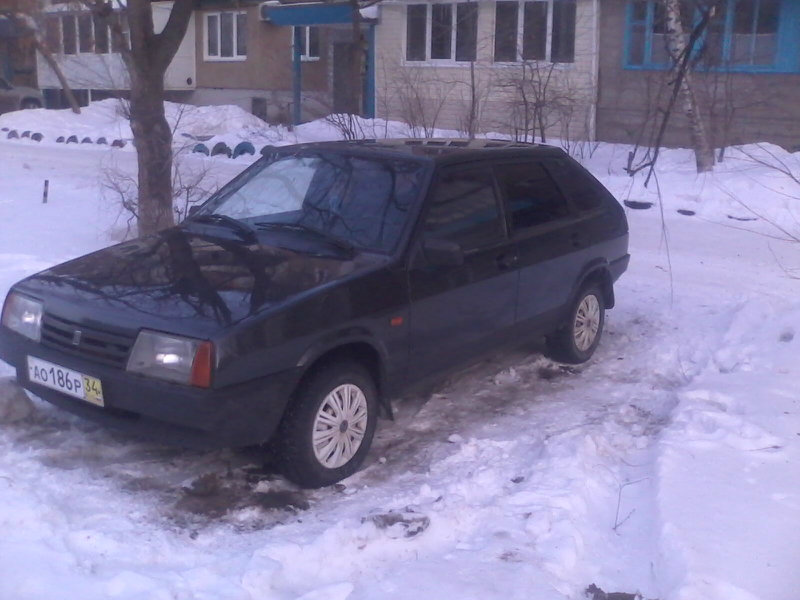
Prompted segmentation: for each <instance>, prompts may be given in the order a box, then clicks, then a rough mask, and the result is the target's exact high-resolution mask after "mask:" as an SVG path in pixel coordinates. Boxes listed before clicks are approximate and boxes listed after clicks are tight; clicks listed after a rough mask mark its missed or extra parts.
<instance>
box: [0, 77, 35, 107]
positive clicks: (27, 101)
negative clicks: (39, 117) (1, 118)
mask: <svg viewBox="0 0 800 600" xmlns="http://www.w3.org/2000/svg"><path fill="white" fill-rule="evenodd" d="M42 106H44V96H42V92H40V91H39V90H37V89H34V88H29V87H22V86H13V85H11V84H10V83H9V82H8V81H6V80H5V79H3V78H2V77H0V113H6V112H11V111H14V110H22V109H26V108H41V107H42Z"/></svg>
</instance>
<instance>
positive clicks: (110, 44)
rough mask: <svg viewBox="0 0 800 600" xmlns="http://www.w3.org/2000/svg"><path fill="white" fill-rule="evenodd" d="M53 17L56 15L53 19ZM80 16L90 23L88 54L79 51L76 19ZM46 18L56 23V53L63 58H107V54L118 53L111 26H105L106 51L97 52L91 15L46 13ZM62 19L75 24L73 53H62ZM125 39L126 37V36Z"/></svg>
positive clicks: (79, 43) (78, 30) (79, 35)
mask: <svg viewBox="0 0 800 600" xmlns="http://www.w3.org/2000/svg"><path fill="white" fill-rule="evenodd" d="M53 15H57V16H56V17H53ZM82 16H88V17H89V19H90V21H91V23H92V31H91V36H92V44H91V45H92V50H90V51H89V52H82V51H81V33H80V26H79V25H78V18H79V17H82ZM47 18H48V19H50V18H54V20H55V21H56V22H57V23H58V48H57V53H58V54H62V55H64V56H107V55H109V54H118V52H114V42H113V37H112V32H111V26H110V25H106V32H107V36H108V37H107V38H106V39H107V40H108V50H106V51H105V52H97V49H96V48H97V36H96V33H95V32H96V23H95V19H94V18H93V15H92V14H91V13H85V14H84V13H69V14H60V13H48V14H47ZM64 19H72V21H73V22H74V23H75V52H73V53H70V54H67V53H66V52H64ZM126 37H127V35H126Z"/></svg>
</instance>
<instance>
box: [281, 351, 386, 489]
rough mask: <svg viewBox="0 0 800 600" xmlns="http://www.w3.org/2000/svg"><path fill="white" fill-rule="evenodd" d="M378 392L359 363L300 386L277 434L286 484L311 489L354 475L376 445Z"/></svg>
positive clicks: (327, 369)
mask: <svg viewBox="0 0 800 600" xmlns="http://www.w3.org/2000/svg"><path fill="white" fill-rule="evenodd" d="M377 398H378V392H377V389H376V386H375V382H374V380H373V378H372V376H371V375H370V373H369V372H368V371H367V370H366V369H365V368H364V367H363V366H362V365H360V364H359V363H357V362H353V361H349V360H348V361H340V362H335V363H331V364H328V365H325V366H323V367H320V368H318V369H316V370H314V371H312V372H311V374H310V375H309V376H308V378H307V379H306V380H305V381H304V382H303V383H302V384H301V385H300V386H299V387H298V390H297V392H296V393H295V394H294V398H293V399H292V401H291V404H290V405H289V407H288V408H287V409H286V414H285V415H284V417H283V421H282V422H281V425H280V429H279V431H278V440H277V441H278V449H279V452H278V461H279V465H280V467H281V470H282V472H283V474H284V475H285V476H286V478H287V479H289V480H291V481H293V482H294V483H296V484H297V485H300V486H302V487H306V488H317V487H323V486H326V485H332V484H334V483H336V482H337V481H340V480H342V479H344V478H345V477H349V476H350V475H352V474H353V473H355V472H356V471H357V470H358V468H359V467H360V466H361V463H362V462H363V461H364V458H365V457H366V455H367V452H368V451H369V447H370V444H371V443H372V436H373V434H374V433H375V425H376V422H377V413H378V400H377Z"/></svg>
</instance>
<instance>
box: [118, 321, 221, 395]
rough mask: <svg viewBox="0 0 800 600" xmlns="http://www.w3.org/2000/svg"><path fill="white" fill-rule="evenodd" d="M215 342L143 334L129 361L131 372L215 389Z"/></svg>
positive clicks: (140, 335)
mask: <svg viewBox="0 0 800 600" xmlns="http://www.w3.org/2000/svg"><path fill="white" fill-rule="evenodd" d="M212 358H213V345H212V344H211V342H208V341H203V340H196V339H192V338H185V337H181V336H177V335H168V334H166V333H158V332H157V331H148V330H146V329H144V330H142V331H140V332H139V336H138V337H137V338H136V343H134V345H133V350H131V356H130V358H129V359H128V367H127V369H128V371H131V372H132V373H140V374H142V375H148V376H150V377H156V378H158V379H165V380H167V381H174V382H175V383H183V384H186V385H194V386H197V387H206V388H207V387H210V386H211V366H212V365H211V362H212Z"/></svg>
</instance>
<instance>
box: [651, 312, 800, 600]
mask: <svg viewBox="0 0 800 600" xmlns="http://www.w3.org/2000/svg"><path fill="white" fill-rule="evenodd" d="M799 331H800V305H795V306H794V307H789V308H783V309H775V308H773V307H770V306H768V305H765V303H764V302H763V301H760V300H758V301H756V300H752V301H749V302H747V303H745V304H744V305H742V306H740V307H738V308H737V309H736V311H735V317H734V320H733V322H732V323H731V326H730V328H729V329H728V331H727V333H726V335H725V337H724V340H723V343H722V345H721V347H720V348H719V349H718V350H717V351H716V352H715V353H714V355H713V359H712V361H711V363H710V364H709V366H708V367H707V369H706V370H705V371H704V372H703V373H702V374H701V375H699V376H698V377H697V378H696V379H695V380H694V381H693V382H692V384H691V385H690V386H689V388H688V389H686V390H685V391H683V392H681V394H680V402H679V403H678V405H677V407H676V409H675V411H674V413H673V416H672V422H671V424H670V426H669V427H668V428H667V429H666V430H665V432H664V433H663V435H662V437H661V440H660V442H659V458H658V462H657V472H658V477H659V494H658V506H659V512H660V515H661V519H662V526H661V545H662V552H663V557H664V559H665V560H664V561H663V563H662V564H661V567H660V568H661V569H663V572H664V573H665V574H667V573H668V574H669V576H665V579H666V580H670V579H671V580H672V585H671V589H670V592H669V595H668V597H669V598H675V599H677V600H690V599H694V598H704V599H705V600H754V599H763V600H790V599H792V598H794V597H796V590H797V585H798V584H800V576H798V574H797V565H798V564H800V544H798V539H797V536H796V535H794V534H793V533H789V532H797V531H800V491H799V490H800V471H798V470H797V469H796V468H793V467H792V466H791V465H797V464H798V462H799V461H800V447H799V446H798V443H797V436H798V435H800V431H798V429H799V428H798V421H797V416H796V415H797V414H798V410H800V407H798V402H799V401H800V397H798V382H799V381H800V366H799V365H798V363H797V360H796V357H797V356H798V353H800V338H798V337H797V336H796V333H797V332H799Z"/></svg>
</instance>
